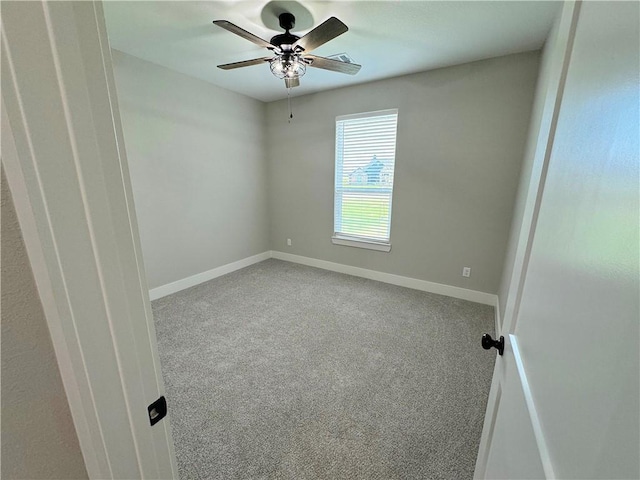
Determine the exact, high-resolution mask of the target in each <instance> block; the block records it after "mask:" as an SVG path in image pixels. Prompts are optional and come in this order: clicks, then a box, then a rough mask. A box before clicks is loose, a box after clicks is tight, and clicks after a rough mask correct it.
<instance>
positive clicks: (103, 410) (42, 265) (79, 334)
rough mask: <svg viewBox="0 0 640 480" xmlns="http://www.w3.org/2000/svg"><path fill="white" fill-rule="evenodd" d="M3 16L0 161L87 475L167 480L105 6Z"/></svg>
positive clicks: (166, 437)
mask: <svg viewBox="0 0 640 480" xmlns="http://www.w3.org/2000/svg"><path fill="white" fill-rule="evenodd" d="M0 8H1V9H2V163H3V166H4V167H5V170H6V173H7V179H8V181H9V185H10V188H11V191H12V194H13V197H14V202H15V205H16V211H17V213H18V218H19V221H20V225H21V229H22V232H23V236H24V239H25V244H26V247H27V252H28V254H29V259H30V263H31V264H32V267H33V272H34V277H35V280H36V284H37V287H38V291H39V294H40V297H41V300H42V304H43V307H44V310H45V315H46V317H47V323H48V326H49V330H50V333H51V337H52V340H53V344H54V349H55V352H56V357H57V360H58V363H59V366H60V373H61V376H62V380H63V383H64V386H65V391H66V393H67V397H68V400H69V406H70V409H71V414H72V417H73V421H74V424H75V427H76V431H77V433H78V439H79V441H80V447H81V450H82V454H83V457H84V460H85V464H86V467H87V471H88V473H89V475H90V477H91V478H100V479H104V478H123V479H124V478H126V479H136V478H172V477H176V476H177V474H176V468H175V455H174V453H173V443H172V440H171V433H170V430H169V421H168V418H165V419H163V420H160V421H159V422H158V423H156V424H155V425H154V426H151V421H150V418H149V417H150V415H149V412H148V409H147V406H148V405H149V404H151V403H152V402H154V401H155V400H156V399H158V398H159V397H160V396H161V395H162V394H163V390H164V387H163V383H162V376H161V374H160V365H159V360H158V355H157V351H156V339H155V332H154V328H153V321H152V316H151V310H150V304H149V296H148V290H147V285H146V280H145V276H144V271H143V269H142V261H141V255H140V244H139V238H138V233H137V224H136V218H135V211H134V208H133V199H132V195H131V188H130V182H129V174H128V170H127V162H126V156H125V152H124V148H123V143H122V138H123V137H122V132H121V127H120V117H119V113H118V110H117V101H116V98H115V90H114V82H113V78H112V71H111V59H110V50H109V45H108V41H107V37H106V32H105V25H104V18H103V14H102V5H101V4H100V3H99V2H95V3H94V2H85V1H82V2H2V4H1V6H0ZM42 407H43V408H46V405H43V406H42Z"/></svg>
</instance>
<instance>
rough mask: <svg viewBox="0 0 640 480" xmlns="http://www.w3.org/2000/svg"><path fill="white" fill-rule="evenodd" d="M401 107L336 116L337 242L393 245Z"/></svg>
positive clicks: (385, 248) (379, 246) (374, 246)
mask: <svg viewBox="0 0 640 480" xmlns="http://www.w3.org/2000/svg"><path fill="white" fill-rule="evenodd" d="M397 123H398V110H397V109H393V110H383V111H379V112H370V113H360V114H356V115H344V116H340V117H337V118H336V170H335V201H334V234H333V243H336V244H341V245H351V246H357V247H363V248H372V249H375V250H382V251H387V252H388V251H389V250H390V248H391V243H390V236H391V200H392V197H393V171H394V167H395V157H396V130H397Z"/></svg>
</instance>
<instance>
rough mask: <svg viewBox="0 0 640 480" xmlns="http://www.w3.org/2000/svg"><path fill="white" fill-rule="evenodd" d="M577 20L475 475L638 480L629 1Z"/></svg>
mask: <svg viewBox="0 0 640 480" xmlns="http://www.w3.org/2000/svg"><path fill="white" fill-rule="evenodd" d="M575 18H577V22H576V23H575V37H574V38H573V46H572V48H571V41H569V47H570V48H569V51H570V58H569V61H568V63H567V65H568V69H567V72H566V82H565V84H564V92H563V93H562V95H561V103H560V104H559V114H558V117H557V124H556V125H555V129H553V130H554V131H555V135H553V132H552V136H551V137H552V141H551V144H552V148H551V151H550V153H551V154H550V156H549V158H548V170H547V171H546V180H544V185H543V191H542V195H541V197H540V198H541V202H540V204H539V211H538V216H537V221H536V220H535V215H534V216H533V218H534V225H533V230H532V231H534V233H533V235H532V241H531V242H529V245H528V247H527V250H528V252H529V253H528V254H527V255H526V256H525V259H524V268H523V271H524V275H523V276H522V277H521V281H520V282H518V281H516V282H515V284H516V286H517V287H516V289H515V291H514V292H510V295H511V294H514V295H516V297H517V299H516V302H515V305H516V306H515V308H514V309H513V313H512V315H511V317H510V318H509V317H507V318H505V325H504V330H503V335H504V336H505V343H506V345H505V353H504V356H502V357H499V360H498V362H497V364H496V372H495V375H494V383H493V385H492V393H491V400H490V402H491V403H490V405H489V411H488V416H487V420H486V422H485V431H484V432H483V435H484V437H485V445H484V446H483V448H482V449H481V452H480V454H481V456H484V458H479V460H478V468H477V469H476V476H477V477H479V478H508V479H516V478H581V479H587V478H601V479H613V478H634V479H637V478H640V418H639V412H640V402H639V396H640V394H639V392H640V385H639V378H640V358H639V341H640V338H639V334H640V330H639V326H640V320H639V316H640V306H639V291H640V290H639V267H638V262H639V232H638V222H639V213H640V211H639V165H640V142H639V140H638V137H639V135H640V120H639V116H640V112H639V105H640V96H639V89H640V65H639V58H640V28H639V22H640V3H638V2H584V3H582V4H581V5H580V6H579V11H578V12H577V16H576V17H575ZM565 20H567V19H565ZM561 90H562V89H561ZM543 179H544V175H543ZM518 284H519V285H518ZM484 447H486V448H484Z"/></svg>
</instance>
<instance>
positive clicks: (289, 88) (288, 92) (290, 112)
mask: <svg viewBox="0 0 640 480" xmlns="http://www.w3.org/2000/svg"><path fill="white" fill-rule="evenodd" d="M287 103H288V104H289V123H291V119H292V118H293V111H292V110H291V87H287Z"/></svg>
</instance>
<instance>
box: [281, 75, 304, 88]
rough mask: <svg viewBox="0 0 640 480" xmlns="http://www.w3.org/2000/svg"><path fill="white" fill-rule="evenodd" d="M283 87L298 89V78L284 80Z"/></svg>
mask: <svg viewBox="0 0 640 480" xmlns="http://www.w3.org/2000/svg"><path fill="white" fill-rule="evenodd" d="M284 85H285V86H286V87H287V88H293V87H299V86H300V77H294V78H285V79H284Z"/></svg>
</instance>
